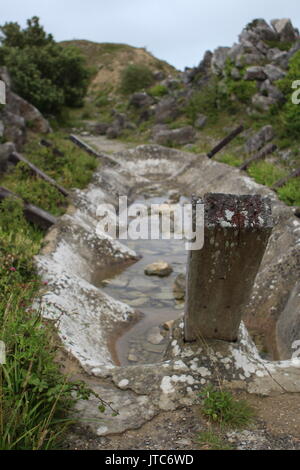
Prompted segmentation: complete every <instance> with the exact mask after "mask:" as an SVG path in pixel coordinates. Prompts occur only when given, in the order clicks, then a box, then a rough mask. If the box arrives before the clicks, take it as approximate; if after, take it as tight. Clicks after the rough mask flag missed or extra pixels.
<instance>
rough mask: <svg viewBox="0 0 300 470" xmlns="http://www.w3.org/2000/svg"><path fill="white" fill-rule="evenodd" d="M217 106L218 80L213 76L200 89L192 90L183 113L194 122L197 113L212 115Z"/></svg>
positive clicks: (218, 105)
mask: <svg viewBox="0 0 300 470" xmlns="http://www.w3.org/2000/svg"><path fill="white" fill-rule="evenodd" d="M219 108H220V104H219V95H218V80H217V78H216V77H215V78H212V79H211V80H210V81H209V82H208V83H207V84H206V85H205V86H203V88H201V90H199V91H196V92H194V94H193V96H192V97H191V99H190V101H189V103H188V104H187V106H186V108H185V114H186V115H187V117H188V118H189V119H190V120H191V122H192V123H194V122H195V120H196V119H197V116H198V114H199V113H203V114H206V115H208V116H210V117H213V116H214V115H215V114H216V113H217V112H218V110H219Z"/></svg>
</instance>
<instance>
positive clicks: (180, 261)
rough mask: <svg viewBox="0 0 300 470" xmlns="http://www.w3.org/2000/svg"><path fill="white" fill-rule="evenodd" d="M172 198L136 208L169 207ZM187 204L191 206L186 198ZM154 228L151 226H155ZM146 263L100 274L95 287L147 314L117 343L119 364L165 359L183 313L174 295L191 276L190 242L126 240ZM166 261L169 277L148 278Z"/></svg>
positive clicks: (115, 354) (122, 333) (181, 302)
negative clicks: (148, 271)
mask: <svg viewBox="0 0 300 470" xmlns="http://www.w3.org/2000/svg"><path fill="white" fill-rule="evenodd" d="M167 201H168V196H167V195H166V196H165V197H156V198H150V199H138V200H137V201H135V203H144V204H146V205H147V206H148V207H149V208H150V206H151V204H158V205H161V204H164V203H166V202H167ZM180 202H181V204H182V203H184V202H187V199H186V198H183V197H181V201H180ZM149 226H150V221H149ZM123 243H124V244H125V245H126V246H128V247H129V248H130V249H132V250H134V251H135V252H136V253H137V255H138V256H140V259H139V260H137V261H135V262H132V263H129V264H125V266H124V265H121V266H115V267H111V268H106V269H105V270H102V271H100V272H96V273H95V274H94V277H93V284H95V285H96V286H97V287H100V288H101V289H103V291H104V292H105V293H107V294H108V295H110V296H111V297H113V298H116V299H118V300H120V301H122V302H124V303H126V304H128V305H130V306H131V307H133V308H134V309H137V310H138V311H139V312H140V313H141V318H140V320H139V321H138V322H137V323H136V324H135V325H134V326H131V327H130V328H129V329H128V328H125V329H124V330H123V331H120V332H119V334H118V335H117V336H116V337H115V338H113V339H112V355H113V357H114V359H115V362H116V363H117V364H118V365H134V364H137V363H144V364H146V363H155V362H159V361H161V360H162V359H163V356H164V353H165V350H166V347H167V345H168V342H169V337H170V328H171V324H170V321H173V320H174V319H177V318H179V317H180V316H182V314H183V308H184V299H183V298H181V299H178V293H177V295H176V294H175V292H174V284H175V281H176V278H177V277H178V275H180V274H184V273H185V269H186V261H187V251H186V249H185V245H184V240H174V239H172V237H171V239H170V240H164V239H162V233H160V239H159V240H151V239H148V240H142V239H138V240H124V241H123ZM159 260H163V261H165V262H167V263H168V264H169V265H171V266H172V269H173V272H172V273H171V274H170V275H169V276H166V277H158V276H147V275H146V274H145V272H144V270H145V267H146V266H147V265H149V264H152V263H155V262H157V261H159Z"/></svg>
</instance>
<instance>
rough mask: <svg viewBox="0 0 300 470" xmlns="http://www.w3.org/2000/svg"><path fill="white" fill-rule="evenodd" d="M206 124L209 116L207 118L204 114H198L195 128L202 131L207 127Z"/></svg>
mask: <svg viewBox="0 0 300 470" xmlns="http://www.w3.org/2000/svg"><path fill="white" fill-rule="evenodd" d="M206 122H207V116H205V115H204V114H198V116H197V119H196V121H195V124H194V126H195V127H196V128H197V129H202V128H203V127H204V126H205V124H206Z"/></svg>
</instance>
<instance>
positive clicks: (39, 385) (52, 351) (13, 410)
mask: <svg viewBox="0 0 300 470" xmlns="http://www.w3.org/2000/svg"><path fill="white" fill-rule="evenodd" d="M42 236H43V234H42V232H40V231H39V230H37V229H36V228H34V227H33V226H31V225H30V224H28V223H27V222H26V220H25V219H24V217H23V212H22V207H21V205H20V202H19V201H17V200H15V199H7V200H5V201H4V202H3V203H2V204H1V205H0V340H1V341H3V342H4V343H5V348H6V364H5V365H0V449H1V450H12V449H14V450H36V449H51V448H53V447H57V445H58V443H59V439H60V436H61V435H62V433H63V432H64V431H65V429H66V427H67V426H68V425H69V424H70V423H71V421H70V419H69V418H68V416H67V415H68V413H69V411H70V410H71V409H72V408H73V405H74V403H75V401H76V400H77V399H79V398H82V399H87V398H88V397H89V395H90V393H91V392H90V390H89V389H88V388H87V387H86V386H85V384H84V383H81V382H71V381H69V380H68V379H67V377H64V376H63V375H62V374H61V372H60V368H59V367H60V366H59V364H58V363H57V362H56V360H55V359H56V355H57V349H58V346H57V344H55V340H54V338H55V337H54V335H53V332H52V326H51V324H45V323H43V322H42V319H41V316H40V312H39V311H38V310H35V309H33V308H32V307H31V305H32V303H33V300H34V298H35V297H36V296H37V294H38V290H39V289H41V288H42V286H43V283H41V281H40V279H39V278H38V277H37V276H36V273H35V270H34V266H33V262H32V256H33V255H35V254H36V253H37V252H38V250H39V248H40V245H41V241H42ZM44 287H45V286H44ZM102 405H103V403H102Z"/></svg>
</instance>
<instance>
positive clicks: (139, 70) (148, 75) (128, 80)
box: [120, 64, 154, 95]
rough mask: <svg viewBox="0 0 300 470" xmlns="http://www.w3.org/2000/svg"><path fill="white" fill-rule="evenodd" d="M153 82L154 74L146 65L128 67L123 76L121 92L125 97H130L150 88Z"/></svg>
mask: <svg viewBox="0 0 300 470" xmlns="http://www.w3.org/2000/svg"><path fill="white" fill-rule="evenodd" d="M153 81H154V76H153V73H152V71H151V70H150V69H149V68H148V67H146V65H138V64H136V65H128V66H127V67H125V68H124V69H123V71H122V74H121V86H120V90H121V92H122V93H124V94H125V95H129V94H131V93H135V92H136V91H140V90H143V89H144V88H148V87H149V86H151V85H152V83H153Z"/></svg>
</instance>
